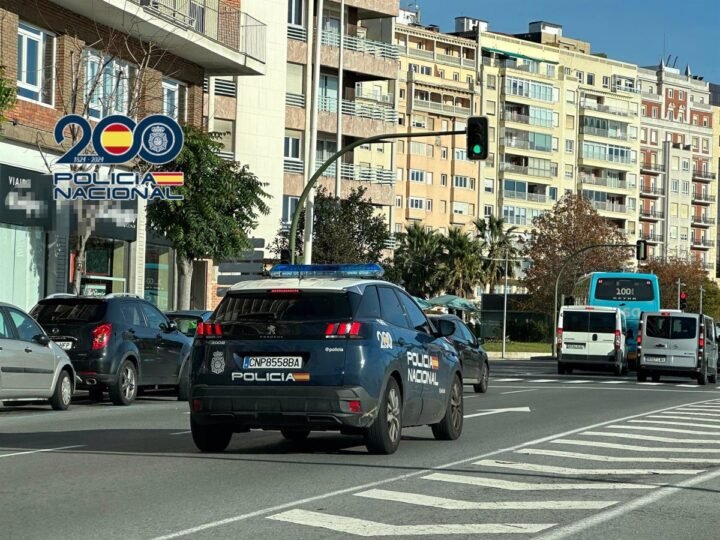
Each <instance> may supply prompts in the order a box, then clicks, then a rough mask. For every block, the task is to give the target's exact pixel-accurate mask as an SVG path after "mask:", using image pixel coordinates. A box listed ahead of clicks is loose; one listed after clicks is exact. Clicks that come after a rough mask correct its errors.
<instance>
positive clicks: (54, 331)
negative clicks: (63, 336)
mask: <svg viewBox="0 0 720 540" xmlns="http://www.w3.org/2000/svg"><path fill="white" fill-rule="evenodd" d="M59 332H60V330H59V329H58V328H53V329H52V333H53V334H57V333H59Z"/></svg>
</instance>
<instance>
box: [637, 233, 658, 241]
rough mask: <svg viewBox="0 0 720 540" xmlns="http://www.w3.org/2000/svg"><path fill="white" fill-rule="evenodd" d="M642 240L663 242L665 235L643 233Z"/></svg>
mask: <svg viewBox="0 0 720 540" xmlns="http://www.w3.org/2000/svg"><path fill="white" fill-rule="evenodd" d="M640 238H641V239H643V240H647V241H648V242H662V241H663V235H662V234H655V233H646V232H641V233H640Z"/></svg>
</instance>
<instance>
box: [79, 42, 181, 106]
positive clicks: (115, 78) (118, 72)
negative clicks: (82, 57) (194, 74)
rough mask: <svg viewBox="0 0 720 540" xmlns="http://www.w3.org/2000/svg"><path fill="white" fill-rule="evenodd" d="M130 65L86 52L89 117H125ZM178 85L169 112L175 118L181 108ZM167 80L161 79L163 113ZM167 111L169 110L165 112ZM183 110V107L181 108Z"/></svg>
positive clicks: (86, 91)
mask: <svg viewBox="0 0 720 540" xmlns="http://www.w3.org/2000/svg"><path fill="white" fill-rule="evenodd" d="M130 76H131V74H130V66H129V65H128V64H125V63H124V62H120V61H119V60H116V59H114V58H110V57H107V56H103V55H102V53H100V52H99V51H96V50H94V49H87V51H86V62H85V96H86V100H87V110H88V116H89V117H90V118H103V117H104V116H107V115H109V114H127V113H128V106H129V99H130V96H129V89H130V84H129V82H130V81H129V79H130ZM178 84H179V83H175V93H174V94H173V98H174V102H173V103H174V106H173V108H172V111H173V112H174V113H175V115H177V113H178V107H179V106H180V97H179V94H180V88H179V86H178ZM165 86H166V80H163V83H162V88H163V114H168V115H169V116H173V118H177V116H175V115H171V114H169V113H168V112H166V102H167V96H166V89H165ZM168 110H169V109H168ZM183 111H184V107H183Z"/></svg>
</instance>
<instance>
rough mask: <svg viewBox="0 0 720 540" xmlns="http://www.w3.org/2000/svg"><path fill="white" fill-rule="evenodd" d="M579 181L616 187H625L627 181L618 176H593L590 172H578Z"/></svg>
mask: <svg viewBox="0 0 720 540" xmlns="http://www.w3.org/2000/svg"><path fill="white" fill-rule="evenodd" d="M580 181H581V182H582V183H584V184H592V185H594V186H607V187H611V188H617V189H627V187H628V186H627V182H626V181H625V180H620V179H618V178H611V177H608V176H595V175H592V174H584V173H580Z"/></svg>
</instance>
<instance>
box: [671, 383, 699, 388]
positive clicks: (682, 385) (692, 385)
mask: <svg viewBox="0 0 720 540" xmlns="http://www.w3.org/2000/svg"><path fill="white" fill-rule="evenodd" d="M675 386H681V387H682V388H698V385H697V384H676V385H675Z"/></svg>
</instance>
